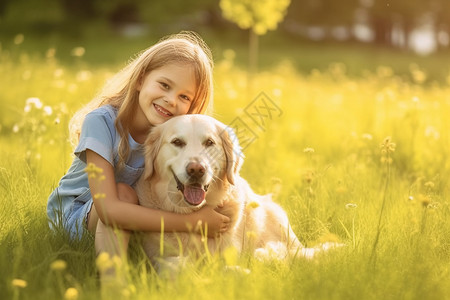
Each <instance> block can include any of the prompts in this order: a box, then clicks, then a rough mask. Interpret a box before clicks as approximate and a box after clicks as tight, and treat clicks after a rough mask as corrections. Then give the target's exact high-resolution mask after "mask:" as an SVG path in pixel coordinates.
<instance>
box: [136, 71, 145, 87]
mask: <svg viewBox="0 0 450 300" xmlns="http://www.w3.org/2000/svg"><path fill="white" fill-rule="evenodd" d="M146 76H147V73H145V72H142V73H141V74H140V75H139V78H138V80H137V82H136V90H137V91H138V92H140V91H141V89H142V85H143V84H144V80H145V77H146Z"/></svg>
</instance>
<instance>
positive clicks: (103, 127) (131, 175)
mask: <svg viewBox="0 0 450 300" xmlns="http://www.w3.org/2000/svg"><path fill="white" fill-rule="evenodd" d="M116 117H117V109H115V108H114V107H112V106H110V105H105V106H102V107H100V108H97V109H95V110H93V111H92V112H90V113H89V114H87V115H86V118H85V120H84V122H83V127H82V129H81V135H80V141H79V143H78V146H77V147H76V149H75V152H74V153H75V158H74V160H73V162H72V165H71V166H70V168H69V171H68V172H67V174H65V175H64V176H63V177H62V178H61V180H60V182H59V186H58V187H57V188H56V189H55V190H54V191H53V193H52V194H51V195H50V197H49V199H48V203H47V215H48V217H49V218H50V222H51V224H52V225H63V226H64V227H65V228H67V229H68V230H69V231H70V232H71V233H74V230H75V231H80V230H82V223H83V221H85V218H86V216H87V214H88V213H89V211H90V209H91V206H92V196H91V192H90V189H89V183H88V175H87V173H86V172H85V171H84V169H85V168H86V149H89V150H92V151H94V152H96V153H97V154H99V155H100V156H102V157H103V158H104V159H106V160H107V161H108V162H109V163H110V164H111V165H112V166H113V167H114V168H115V167H116V166H117V165H118V162H119V153H118V149H119V141H120V136H119V134H118V132H117V130H116V127H115V126H114V121H115V120H116ZM128 141H129V147H130V154H129V156H128V159H127V161H126V162H125V167H123V168H119V169H117V168H115V170H116V171H115V179H116V182H123V183H126V184H129V185H133V184H134V183H136V181H137V179H138V178H139V176H140V175H141V174H142V172H143V170H144V151H143V147H142V145H141V144H139V143H137V142H135V141H134V140H133V138H132V137H131V135H128ZM61 222H63V224H60V223H61ZM52 227H53V226H52Z"/></svg>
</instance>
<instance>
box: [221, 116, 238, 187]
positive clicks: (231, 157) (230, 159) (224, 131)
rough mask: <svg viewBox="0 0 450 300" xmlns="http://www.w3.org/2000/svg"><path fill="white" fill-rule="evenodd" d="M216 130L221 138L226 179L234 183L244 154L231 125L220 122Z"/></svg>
mask: <svg viewBox="0 0 450 300" xmlns="http://www.w3.org/2000/svg"><path fill="white" fill-rule="evenodd" d="M217 130H218V131H219V135H220V137H221V139H222V147H223V150H224V152H225V157H226V160H227V163H226V171H227V180H228V182H229V183H231V184H234V182H235V178H236V176H237V175H238V174H239V171H240V170H241V166H242V163H243V162H244V154H243V153H242V150H241V147H240V145H239V141H238V139H237V136H236V134H235V133H234V131H233V129H232V128H231V127H228V126H225V125H223V124H222V126H217Z"/></svg>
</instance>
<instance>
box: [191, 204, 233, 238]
mask: <svg viewBox="0 0 450 300" xmlns="http://www.w3.org/2000/svg"><path fill="white" fill-rule="evenodd" d="M192 216H193V220H194V224H197V225H201V228H202V229H201V230H198V231H199V232H200V233H201V232H205V230H206V226H207V227H208V237H216V236H217V235H219V234H221V233H224V232H226V231H227V230H228V225H229V224H230V218H229V217H227V216H225V215H222V214H221V213H219V212H217V211H216V210H214V208H213V207H211V206H209V205H206V206H204V207H202V208H201V209H200V210H199V211H196V212H194V213H192Z"/></svg>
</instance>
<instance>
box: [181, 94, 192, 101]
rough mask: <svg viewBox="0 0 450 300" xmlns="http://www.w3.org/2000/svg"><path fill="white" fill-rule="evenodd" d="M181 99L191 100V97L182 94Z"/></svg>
mask: <svg viewBox="0 0 450 300" xmlns="http://www.w3.org/2000/svg"><path fill="white" fill-rule="evenodd" d="M181 99H183V100H186V101H191V98H189V97H188V96H186V95H181Z"/></svg>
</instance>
